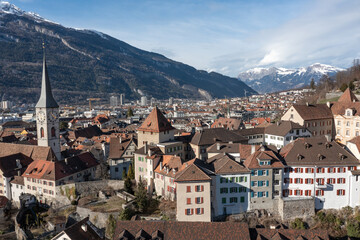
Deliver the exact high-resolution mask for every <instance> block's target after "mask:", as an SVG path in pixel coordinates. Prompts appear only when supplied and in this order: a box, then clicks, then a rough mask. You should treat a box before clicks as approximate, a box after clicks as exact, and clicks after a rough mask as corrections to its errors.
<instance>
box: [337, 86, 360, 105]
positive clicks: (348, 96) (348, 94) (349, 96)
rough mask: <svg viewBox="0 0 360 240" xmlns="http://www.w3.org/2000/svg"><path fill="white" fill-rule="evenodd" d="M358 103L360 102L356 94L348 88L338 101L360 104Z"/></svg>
mask: <svg viewBox="0 0 360 240" xmlns="http://www.w3.org/2000/svg"><path fill="white" fill-rule="evenodd" d="M358 101H359V100H358V99H357V97H356V96H355V94H354V93H353V92H352V91H351V90H350V88H347V89H346V90H345V92H344V93H343V94H342V95H341V97H340V98H339V100H338V102H358Z"/></svg>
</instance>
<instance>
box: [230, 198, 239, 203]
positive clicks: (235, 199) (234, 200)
mask: <svg viewBox="0 0 360 240" xmlns="http://www.w3.org/2000/svg"><path fill="white" fill-rule="evenodd" d="M237 202H238V198H237V197H231V198H230V203H237Z"/></svg>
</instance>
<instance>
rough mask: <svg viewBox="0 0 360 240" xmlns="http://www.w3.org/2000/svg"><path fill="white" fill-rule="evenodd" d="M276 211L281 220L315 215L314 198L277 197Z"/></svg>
mask: <svg viewBox="0 0 360 240" xmlns="http://www.w3.org/2000/svg"><path fill="white" fill-rule="evenodd" d="M278 211H279V215H280V217H281V219H282V220H292V219H295V218H306V217H308V216H313V215H315V198H313V197H309V198H282V199H279V205H278Z"/></svg>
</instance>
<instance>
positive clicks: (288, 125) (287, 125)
mask: <svg viewBox="0 0 360 240" xmlns="http://www.w3.org/2000/svg"><path fill="white" fill-rule="evenodd" d="M296 129H305V127H303V126H301V125H300V124H298V123H295V122H292V121H278V122H277V123H275V124H271V125H269V126H268V127H266V128H265V134H271V135H275V136H285V135H286V134H287V133H289V132H290V131H291V130H296Z"/></svg>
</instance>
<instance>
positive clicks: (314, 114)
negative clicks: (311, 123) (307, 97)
mask: <svg viewBox="0 0 360 240" xmlns="http://www.w3.org/2000/svg"><path fill="white" fill-rule="evenodd" d="M293 107H294V109H295V110H296V111H297V112H298V113H299V115H300V116H301V118H302V119H304V120H305V121H306V120H315V119H332V118H333V115H332V112H331V110H330V108H329V107H328V106H327V105H326V104H308V105H306V104H304V105H298V104H295V105H293Z"/></svg>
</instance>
